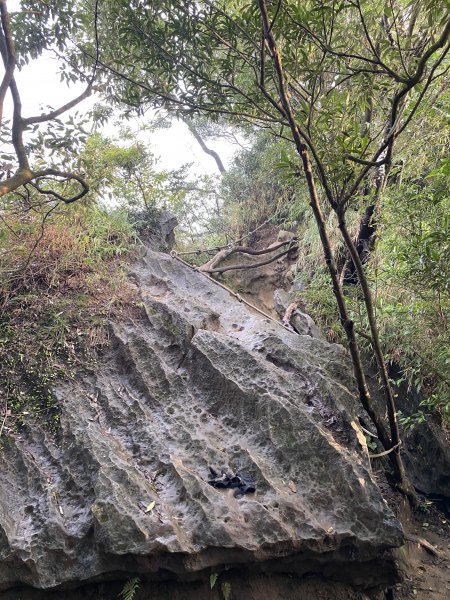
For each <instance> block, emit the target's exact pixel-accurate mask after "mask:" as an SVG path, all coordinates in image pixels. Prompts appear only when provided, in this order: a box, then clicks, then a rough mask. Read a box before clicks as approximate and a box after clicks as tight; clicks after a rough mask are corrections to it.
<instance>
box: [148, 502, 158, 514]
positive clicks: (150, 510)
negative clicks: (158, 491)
mask: <svg viewBox="0 0 450 600" xmlns="http://www.w3.org/2000/svg"><path fill="white" fill-rule="evenodd" d="M155 505H156V502H155V500H152V501H151V502H150V504H149V505H148V506H147V508H146V509H145V512H146V513H150V512H152V510H153V509H154V508H155Z"/></svg>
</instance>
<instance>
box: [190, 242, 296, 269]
mask: <svg viewBox="0 0 450 600" xmlns="http://www.w3.org/2000/svg"><path fill="white" fill-rule="evenodd" d="M271 250H273V248H269V249H266V252H268V251H271ZM296 250H298V247H297V246H290V247H289V248H288V249H287V250H285V251H284V252H280V253H279V254H275V256H271V257H270V258H268V259H267V260H262V261H259V262H255V263H244V264H238V265H229V266H226V267H218V268H216V269H211V268H205V265H203V266H202V267H199V269H198V270H199V271H201V272H202V273H224V272H225V271H237V270H240V269H256V268H257V267H263V266H264V265H268V264H270V263H271V262H274V261H275V260H277V259H279V258H281V257H283V256H286V254H289V252H294V251H296ZM230 254H231V252H230ZM222 260H223V259H222Z"/></svg>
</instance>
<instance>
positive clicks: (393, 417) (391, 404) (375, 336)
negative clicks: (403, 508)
mask: <svg viewBox="0 0 450 600" xmlns="http://www.w3.org/2000/svg"><path fill="white" fill-rule="evenodd" d="M337 215H338V223H339V229H340V230H341V233H342V237H343V238H344V241H345V245H346V246H347V249H348V251H349V252H350V255H351V258H352V261H353V264H354V265H355V268H356V272H357V274H358V281H359V285H360V287H361V290H362V293H363V297H364V304H365V306H366V312H367V318H368V321H369V326H370V333H371V338H372V340H371V341H372V348H373V351H374V354H375V357H376V360H377V365H378V371H379V374H380V377H381V381H382V384H383V391H384V395H385V398H386V407H387V414H388V419H389V427H390V431H391V438H392V445H393V446H396V448H395V450H393V452H391V454H390V455H389V456H390V458H391V464H392V466H393V468H394V473H395V475H396V479H397V480H398V482H399V485H400V486H401V488H402V492H403V493H404V494H405V495H406V496H407V497H408V498H409V499H410V500H411V502H412V503H413V504H414V503H415V502H416V500H417V499H416V494H415V492H414V489H413V487H412V485H411V484H410V482H409V481H408V479H407V477H406V474H405V469H404V466H403V461H402V459H401V455H400V445H399V444H400V432H399V428H398V422H397V413H396V408H395V400H394V394H393V392H392V387H391V384H390V382H389V375H388V371H387V367H386V361H385V359H384V355H383V350H382V348H381V343H380V336H379V331H378V325H377V322H376V318H375V311H374V307H373V299H372V292H371V290H370V286H369V283H368V281H367V277H366V273H365V271H364V267H363V264H362V261H361V259H360V256H359V254H358V250H357V249H356V246H355V244H354V243H353V240H352V238H351V235H350V233H349V231H348V229H347V224H346V222H345V216H344V215H343V214H341V211H337Z"/></svg>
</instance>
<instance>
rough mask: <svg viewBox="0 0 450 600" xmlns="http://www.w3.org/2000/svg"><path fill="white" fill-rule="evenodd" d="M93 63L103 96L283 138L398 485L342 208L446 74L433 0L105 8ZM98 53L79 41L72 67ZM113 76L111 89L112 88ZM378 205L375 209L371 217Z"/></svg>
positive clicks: (443, 19)
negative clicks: (337, 238) (331, 216)
mask: <svg viewBox="0 0 450 600" xmlns="http://www.w3.org/2000/svg"><path fill="white" fill-rule="evenodd" d="M99 31H100V40H101V41H100V46H101V48H102V51H101V56H100V58H99V61H98V62H99V65H100V66H101V68H102V70H103V73H104V74H105V75H106V76H107V78H108V77H111V78H112V80H113V81H114V88H111V89H113V95H114V98H115V99H117V100H120V101H124V102H126V103H127V104H128V105H129V106H133V107H135V108H136V109H141V108H142V107H143V106H145V105H152V106H155V107H164V108H166V109H171V110H172V111H174V112H175V113H178V114H183V115H188V116H191V115H192V114H196V113H202V114H207V115H211V116H212V117H214V116H215V115H226V116H227V117H228V118H229V119H230V120H235V121H239V122H248V123H253V124H257V125H259V126H260V127H263V128H266V129H267V130H269V131H271V132H272V133H273V134H274V135H277V136H279V137H281V138H285V139H287V140H289V141H290V142H291V143H292V144H293V145H294V147H295V148H296V151H297V153H298V157H299V159H300V163H298V162H292V169H293V170H294V172H297V173H298V174H299V175H300V172H303V176H304V177H305V180H306V183H307V188H308V192H309V198H310V205H311V209H312V211H313V213H314V217H315V219H316V223H317V227H318V231H319V234H320V238H321V241H322V245H323V251H324V254H325V259H326V262H327V265H328V268H329V273H330V277H331V280H332V284H333V291H334V294H335V296H336V300H337V303H338V307H339V313H340V319H341V323H342V326H343V328H344V330H345V333H346V336H347V339H348V344H349V349H350V353H351V356H352V361H353V366H354V371H355V376H356V380H357V384H358V390H359V395H360V398H361V401H362V403H363V405H364V407H365V408H366V410H367V412H368V413H369V414H370V416H371V418H372V420H373V421H374V424H375V426H376V429H377V433H378V436H379V438H380V440H381V441H382V443H383V445H384V446H385V447H386V448H387V449H391V450H392V452H391V453H390V454H389V457H390V460H391V464H392V466H393V469H394V472H395V475H396V477H397V480H398V481H399V482H400V486H401V487H402V489H403V491H404V492H405V493H407V494H408V495H409V496H410V497H411V499H413V498H414V494H413V491H412V489H411V486H410V485H409V484H408V482H407V481H406V478H405V475H404V470H403V465H402V462H401V456H400V449H399V443H400V440H399V435H398V427H397V423H396V413H395V405H394V400H393V394H392V390H391V388H390V384H389V379H388V374H387V368H386V364H385V361H384V357H383V354H382V350H381V346H380V342H379V335H378V329H377V324H376V320H375V315H374V309H373V300H372V294H371V290H370V286H369V285H368V281H367V277H366V273H365V270H364V266H363V263H362V260H361V257H360V255H359V253H358V249H357V247H356V246H355V243H354V241H353V239H352V236H351V235H350V233H349V230H348V225H347V220H346V213H347V211H348V209H349V207H352V208H356V209H357V210H358V209H359V210H361V212H362V213H363V212H364V211H365V210H366V208H367V206H368V205H369V206H373V207H376V205H377V203H378V200H379V198H380V197H381V196H382V194H383V191H384V189H385V187H386V183H387V181H388V176H389V173H390V170H391V167H392V164H393V157H394V150H395V144H396V142H397V141H398V140H399V139H400V137H401V135H402V134H403V133H404V132H405V130H406V128H407V127H412V126H413V123H414V117H415V115H416V113H417V111H418V109H419V107H420V105H421V102H422V101H423V99H424V97H425V96H426V94H427V93H430V92H433V93H435V92H436V89H437V85H438V82H439V80H440V79H441V78H442V77H444V76H445V75H446V74H447V71H448V51H449V35H450V19H449V17H448V10H447V3H446V2H445V1H444V0H428V1H425V2H424V1H420V2H419V1H418V0H413V1H411V0H389V1H388V2H385V1H384V0H377V1H375V2H372V1H370V2H369V0H305V1H302V2H300V1H299V0H277V1H272V0H270V1H269V0H258V1H257V2H256V1H254V2H250V3H244V2H240V1H239V0H236V1H235V2H232V3H230V2H224V1H214V2H213V1H211V0H205V1H204V2H202V3H198V2H195V1H193V0H192V1H190V0H183V1H182V2H180V1H176V2H175V1H172V0H159V1H155V2H151V3H148V2H145V3H144V2H140V1H139V0H134V1H133V2H125V1H123V0H122V1H109V0H105V2H103V3H102V5H101V12H100V17H99ZM94 58H95V45H94V44H93V43H92V41H90V40H89V37H87V39H86V42H85V44H84V46H83V51H82V54H81V58H80V64H86V62H89V61H92V60H93V59H94ZM112 80H111V79H110V80H109V81H112ZM373 210H375V208H374V209H373ZM329 211H334V212H335V213H336V216H337V220H338V226H339V230H340V232H341V235H342V238H343V240H344V242H345V245H346V247H347V249H348V252H349V256H350V259H351V261H352V262H353V264H354V266H355V269H356V272H357V280H358V284H359V286H360V288H361V291H362V295H363V298H364V303H365V306H366V310H367V315H368V320H369V324H370V335H371V342H372V347H373V350H374V353H375V355H376V357H377V362H378V367H379V372H380V377H381V379H382V381H383V386H384V390H385V393H386V400H387V409H388V415H389V424H390V432H389V431H388V430H387V429H386V428H385V425H384V423H383V421H382V419H381V418H380V416H379V415H378V414H377V412H376V411H375V409H374V407H373V405H372V401H371V398H370V394H369V392H368V389H367V385H366V379H365V374H364V369H363V366H362V361H361V356H360V350H359V344H358V340H357V337H356V333H355V329H354V323H353V321H352V320H351V319H350V318H349V314H348V310H347V305H346V300H345V297H344V294H343V291H342V285H341V273H340V272H339V269H338V265H337V264H336V261H335V257H334V256H333V252H332V248H331V246H330V242H329V234H328V231H327V228H326V223H325V218H324V214H325V215H326V213H327V212H329Z"/></svg>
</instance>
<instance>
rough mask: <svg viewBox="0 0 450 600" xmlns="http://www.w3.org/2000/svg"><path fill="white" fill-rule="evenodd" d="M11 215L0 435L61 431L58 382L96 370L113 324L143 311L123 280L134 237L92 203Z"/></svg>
mask: <svg viewBox="0 0 450 600" xmlns="http://www.w3.org/2000/svg"><path fill="white" fill-rule="evenodd" d="M9 208H10V210H8V211H4V212H3V213H2V215H1V217H2V222H1V228H0V380H1V381H2V385H1V387H0V407H1V410H2V414H3V418H2V423H3V424H2V433H3V434H4V433H5V432H9V433H10V434H14V432H15V431H17V430H18V429H20V428H21V426H23V425H24V424H30V423H36V422H39V423H41V424H44V425H45V426H46V427H47V428H49V429H50V430H51V431H53V432H55V431H56V430H57V429H58V424H59V415H60V407H59V406H58V403H57V400H56V398H55V396H54V391H53V390H54V385H55V383H56V382H57V381H58V379H60V378H66V379H67V378H73V377H74V376H75V374H76V373H79V372H80V371H86V370H92V369H93V368H94V367H95V364H96V361H97V359H98V356H99V354H101V352H102V350H103V349H104V348H105V346H106V345H107V342H108V333H107V327H106V323H107V321H108V319H109V318H111V317H112V316H114V315H117V316H118V315H121V314H124V313H127V312H130V311H134V310H136V309H135V305H136V302H135V300H136V299H135V292H134V288H133V287H132V286H131V284H129V283H128V282H127V279H126V276H125V262H126V260H129V258H130V255H131V253H132V252H133V248H134V246H135V237H134V232H133V228H132V226H131V225H130V224H129V222H128V220H127V216H126V214H125V213H124V212H121V211H113V212H109V211H106V210H104V209H101V208H100V207H98V206H96V205H92V204H91V205H89V204H87V205H82V204H81V203H80V204H76V205H72V206H63V207H61V208H60V207H56V208H55V210H53V212H52V213H51V214H48V212H49V209H48V205H44V206H41V207H37V208H34V210H32V211H27V212H25V213H24V212H23V211H21V210H16V211H14V210H11V207H9ZM46 215H47V216H46Z"/></svg>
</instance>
